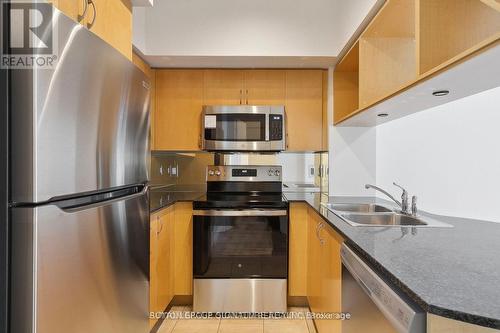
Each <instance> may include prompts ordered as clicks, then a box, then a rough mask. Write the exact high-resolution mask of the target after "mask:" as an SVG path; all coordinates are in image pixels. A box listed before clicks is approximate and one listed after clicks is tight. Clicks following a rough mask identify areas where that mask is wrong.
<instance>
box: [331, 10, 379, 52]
mask: <svg viewBox="0 0 500 333" xmlns="http://www.w3.org/2000/svg"><path fill="white" fill-rule="evenodd" d="M376 2H377V0H335V13H334V19H335V30H334V36H335V41H336V42H337V43H338V50H339V52H340V50H342V48H343V47H344V45H345V44H346V43H347V42H348V41H349V39H350V38H351V36H352V35H353V33H354V32H355V31H356V29H357V28H358V26H359V25H360V24H361V22H363V20H364V19H365V17H366V15H367V14H368V13H369V12H370V10H371V9H372V7H373V6H374V5H375V4H376Z"/></svg>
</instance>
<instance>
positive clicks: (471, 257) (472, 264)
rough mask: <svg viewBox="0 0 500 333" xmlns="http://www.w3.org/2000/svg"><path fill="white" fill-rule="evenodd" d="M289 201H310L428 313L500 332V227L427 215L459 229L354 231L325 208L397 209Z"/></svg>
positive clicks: (291, 197) (298, 197)
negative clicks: (326, 206)
mask: <svg viewBox="0 0 500 333" xmlns="http://www.w3.org/2000/svg"><path fill="white" fill-rule="evenodd" d="M285 197H286V198H287V200H288V201H304V202H307V203H308V204H309V205H310V206H311V207H312V208H314V209H315V210H316V211H317V212H319V213H320V214H321V215H322V216H323V218H324V219H325V220H326V221H327V222H328V223H329V224H330V225H331V226H332V227H333V228H334V229H335V230H336V231H338V232H340V233H341V234H342V235H343V236H344V237H345V239H346V241H347V243H348V244H349V245H351V246H352V247H354V248H355V249H356V250H357V251H358V252H359V253H360V254H361V255H362V256H363V257H364V258H365V259H366V260H367V261H368V262H370V263H371V264H372V265H373V267H375V268H376V270H377V271H378V272H379V273H380V274H381V275H383V276H384V277H385V278H386V279H388V280H389V281H391V282H392V283H393V284H394V285H396V286H397V287H399V288H400V289H401V290H402V291H403V292H404V293H405V294H407V295H408V296H409V297H410V298H411V299H413V300H414V301H415V302H416V303H418V304H419V305H420V306H421V307H422V308H423V309H424V310H425V311H427V312H429V313H433V314H436V315H439V316H443V317H448V318H452V319H456V320H460V321H464V322H469V323H472V324H475V325H481V326H486V327H491V328H496V329H499V328H500V224H499V223H494V222H485V221H479V220H472V219H464V218H457V217H445V216H438V215H431V214H425V213H423V214H424V215H428V216H430V217H433V218H435V219H438V220H441V221H443V222H446V223H448V224H451V225H453V226H454V227H453V228H413V229H414V230H416V232H414V233H412V232H408V233H405V234H403V230H402V228H399V227H353V226H351V225H349V224H347V223H346V222H344V221H343V220H341V219H340V218H339V217H337V216H336V215H335V214H333V213H332V212H329V211H328V210H327V209H326V208H325V207H324V206H322V205H321V202H324V203H326V202H368V203H369V202H371V203H373V202H382V203H384V204H386V205H387V204H389V205H390V206H393V205H392V204H390V203H388V202H387V201H385V200H380V199H375V198H354V197H349V198H346V197H344V198H342V197H327V196H324V195H323V196H322V195H320V194H318V193H286V194H285ZM406 228H407V229H408V227H406ZM410 229H411V228H410ZM407 231H408V230H407Z"/></svg>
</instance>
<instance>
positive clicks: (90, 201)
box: [52, 184, 149, 213]
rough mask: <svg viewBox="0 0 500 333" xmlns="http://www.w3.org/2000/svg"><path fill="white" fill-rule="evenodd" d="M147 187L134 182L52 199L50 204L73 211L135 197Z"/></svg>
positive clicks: (141, 193) (66, 210) (144, 191)
mask: <svg viewBox="0 0 500 333" xmlns="http://www.w3.org/2000/svg"><path fill="white" fill-rule="evenodd" d="M148 189H149V186H148V185H147V184H135V185H131V186H128V187H125V188H119V189H114V190H107V191H103V192H98V193H92V194H87V195H80V196H75V197H70V198H65V199H62V200H58V201H53V202H52V204H54V205H56V206H57V207H59V208H60V209H61V210H63V211H65V212H69V213H73V212H78V211H82V210H85V209H89V208H94V207H97V206H102V205H103V204H108V203H112V202H116V201H122V200H127V199H132V198H136V197H139V196H142V195H144V194H146V193H147V192H148Z"/></svg>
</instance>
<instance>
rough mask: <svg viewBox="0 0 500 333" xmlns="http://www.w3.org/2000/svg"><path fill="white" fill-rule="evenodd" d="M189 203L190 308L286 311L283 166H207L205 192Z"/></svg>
mask: <svg viewBox="0 0 500 333" xmlns="http://www.w3.org/2000/svg"><path fill="white" fill-rule="evenodd" d="M193 208H194V214H193V215H194V225H193V236H194V242H193V255H194V258H193V260H194V262H193V277H194V290H193V308H194V311H197V312H285V311H286V305H287V272H288V204H287V202H286V200H284V198H283V196H282V183H281V166H209V167H208V168H207V194H206V196H205V197H204V198H201V199H198V200H197V201H195V202H194V203H193Z"/></svg>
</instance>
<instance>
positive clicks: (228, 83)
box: [203, 69, 245, 105]
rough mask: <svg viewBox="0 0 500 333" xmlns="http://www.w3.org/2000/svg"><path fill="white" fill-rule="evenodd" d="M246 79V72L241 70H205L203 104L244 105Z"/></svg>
mask: <svg viewBox="0 0 500 333" xmlns="http://www.w3.org/2000/svg"><path fill="white" fill-rule="evenodd" d="M244 79H245V75H244V71H241V70H232V69H207V70H205V72H204V84H203V100H204V102H203V103H204V104H205V105H239V104H244Z"/></svg>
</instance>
